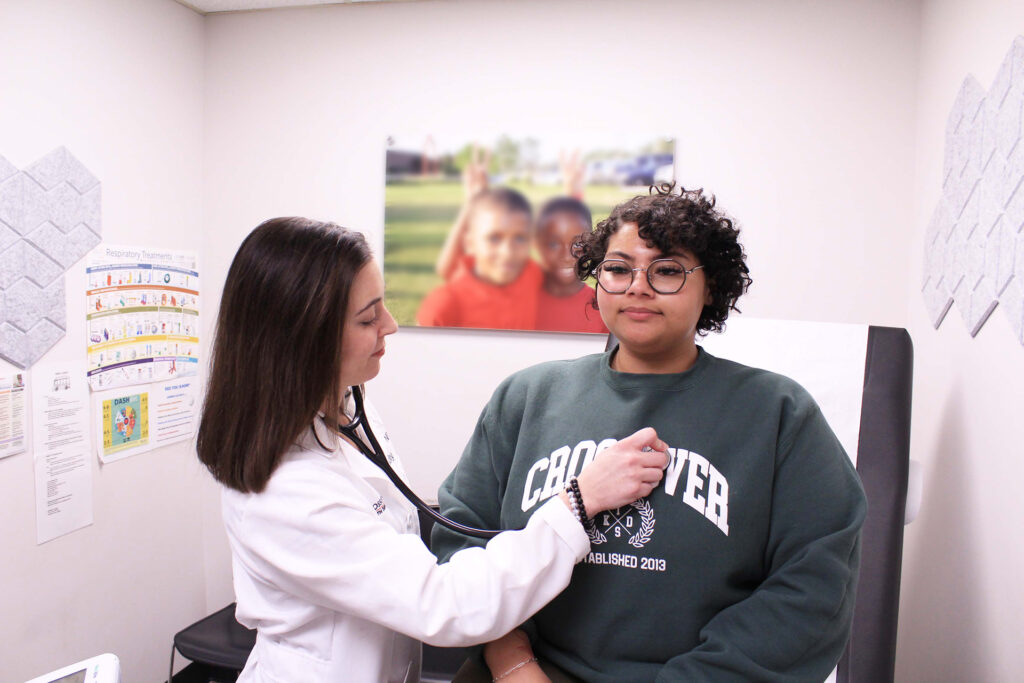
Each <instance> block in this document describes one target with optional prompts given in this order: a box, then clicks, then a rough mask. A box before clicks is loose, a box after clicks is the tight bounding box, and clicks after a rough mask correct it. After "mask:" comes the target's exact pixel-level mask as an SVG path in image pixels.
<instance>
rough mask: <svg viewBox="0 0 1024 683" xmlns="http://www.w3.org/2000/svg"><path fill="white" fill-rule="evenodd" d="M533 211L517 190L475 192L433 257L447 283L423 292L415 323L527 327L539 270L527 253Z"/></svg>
mask: <svg viewBox="0 0 1024 683" xmlns="http://www.w3.org/2000/svg"><path fill="white" fill-rule="evenodd" d="M532 219H533V210H532V209H531V207H530V203H529V201H527V199H526V197H524V196H523V195H522V194H520V193H519V192H517V191H515V190H513V189H511V188H507V187H499V188H494V189H484V190H481V191H479V192H477V193H476V194H475V196H473V198H472V200H471V201H470V202H469V204H468V206H467V207H465V208H464V209H463V211H462V212H461V213H460V215H459V218H458V219H457V220H456V224H455V226H454V227H453V230H452V237H451V238H450V239H449V243H448V244H446V247H445V250H444V251H443V253H442V257H441V259H440V261H439V265H438V268H439V271H441V275H442V277H447V280H448V281H447V282H446V283H445V284H443V285H441V286H439V287H437V288H436V289H434V290H433V291H432V292H430V293H429V294H427V296H426V297H425V298H424V299H423V302H422V303H421V304H420V308H419V311H417V313H416V322H418V323H419V324H420V325H424V326H434V327H478V328H498V329H509V330H532V329H536V328H535V322H536V319H537V298H538V292H539V291H540V289H541V281H542V279H543V274H542V273H541V271H540V268H539V267H538V266H537V264H536V263H534V262H533V261H532V259H531V258H530V228H531V223H532Z"/></svg>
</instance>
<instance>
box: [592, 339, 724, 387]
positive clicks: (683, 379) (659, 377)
mask: <svg viewBox="0 0 1024 683" xmlns="http://www.w3.org/2000/svg"><path fill="white" fill-rule="evenodd" d="M617 350H618V347H616V348H614V349H611V350H610V351H606V352H605V353H604V354H603V355H602V356H601V365H600V376H601V379H602V380H603V381H604V382H605V383H606V384H607V385H608V386H609V387H611V388H612V389H614V390H615V391H687V390H689V389H690V388H692V387H696V386H699V384H700V382H701V381H702V379H703V377H704V374H705V371H706V370H707V368H708V366H709V365H711V362H712V360H713V356H711V354H709V353H707V352H706V351H705V350H704V349H703V348H701V347H700V346H698V347H697V360H695V361H694V363H693V365H692V366H691V367H690V368H689V369H688V370H684V371H683V372H669V373H664V374H662V373H657V374H655V373H636V372H619V371H618V370H614V369H612V358H613V357H614V356H615V352H616V351H617Z"/></svg>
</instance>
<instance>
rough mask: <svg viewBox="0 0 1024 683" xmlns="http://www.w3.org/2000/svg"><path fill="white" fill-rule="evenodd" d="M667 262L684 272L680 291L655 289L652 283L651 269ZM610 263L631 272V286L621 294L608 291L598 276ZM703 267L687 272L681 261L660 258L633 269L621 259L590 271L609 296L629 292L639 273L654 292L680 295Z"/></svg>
mask: <svg viewBox="0 0 1024 683" xmlns="http://www.w3.org/2000/svg"><path fill="white" fill-rule="evenodd" d="M665 261H668V262H670V263H674V264H675V265H677V266H679V268H680V269H681V270H682V271H683V283H682V284H681V285H679V288H678V289H674V290H672V291H671V292H665V291H662V290H660V289H658V288H657V287H655V286H654V283H653V282H651V268H652V267H653V266H654V265H656V264H658V263H662V262H665ZM609 262H614V263H621V264H622V265H623V266H624V267H625V268H626V269H627V270H629V284H628V285H626V288H625V289H623V290H622V291H621V292H613V291H611V290H610V289H608V288H607V287H605V286H604V283H603V282H601V278H600V277H599V276H598V271H599V270H601V266H603V265H604V264H606V263H609ZM703 267H704V265H703V264H701V265H699V266H694V267H693V268H690V269H689V270H687V269H686V266H684V265H683V264H682V263H680V262H679V261H676V260H675V259H672V258H659V259H654V260H653V261H651V262H650V263H648V264H647V265H646V266H644V267H643V268H631V267H630V265H629V263H627V262H626V261H623V260H622V259H620V258H606V259H605V260H604V261H601V262H600V263H598V264H597V266H596V267H595V268H594V269H593V270H592V271H590V275H591V276H592V277H593V278H594V280H595V281H596V282H597V284H598V286H599V287H600V288H601V289H603V290H604V291H605V292H607V293H608V294H625V293H626V292H628V291H629V288H630V287H632V286H633V283H634V282H636V274H637V273H638V272H643V273H644V274H645V275H646V276H647V284H648V286H649V287H650V288H651V289H652V290H654V291H655V292H657V293H658V294H678V293H679V292H681V291H682V290H683V287H685V286H686V280H687V279H688V278H689V276H690V275H692V274H693V272H694V271H696V270H700V269H701V268H703Z"/></svg>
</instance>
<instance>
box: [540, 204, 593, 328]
mask: <svg viewBox="0 0 1024 683" xmlns="http://www.w3.org/2000/svg"><path fill="white" fill-rule="evenodd" d="M591 221H592V219H591V216H590V209H588V208H587V205H586V204H584V203H583V202H581V201H580V200H579V199H575V198H573V197H556V198H554V199H551V200H549V201H548V202H547V203H546V204H545V205H544V207H543V208H542V209H541V211H540V215H539V216H538V218H537V225H536V229H535V232H534V246H535V247H536V249H537V254H538V256H539V257H540V261H541V268H542V270H543V271H544V280H543V285H542V287H541V290H540V293H539V299H538V302H537V325H536V329H538V330H558V331H563V332H601V333H604V334H608V328H607V327H605V324H604V321H603V320H601V315H600V313H598V311H597V308H595V307H594V305H593V303H594V299H595V297H594V290H592V289H590V288H589V287H587V286H585V285H584V284H583V282H581V281H580V279H579V278H578V277H576V271H575V269H574V267H575V265H576V258H575V256H574V255H573V245H574V244H575V243H576V241H577V240H579V239H580V237H582V236H583V235H584V234H585V233H588V232H590V230H591V228H592V223H591Z"/></svg>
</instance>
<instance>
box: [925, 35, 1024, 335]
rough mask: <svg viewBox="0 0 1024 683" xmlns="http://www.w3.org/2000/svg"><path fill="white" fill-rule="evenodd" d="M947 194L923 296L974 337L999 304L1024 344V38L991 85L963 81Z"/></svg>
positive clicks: (929, 236)
mask: <svg viewBox="0 0 1024 683" xmlns="http://www.w3.org/2000/svg"><path fill="white" fill-rule="evenodd" d="M945 145H946V146H945V153H944V156H943V178H942V194H941V196H940V197H939V200H938V203H937V205H936V207H935V210H934V211H933V213H932V218H931V220H930V222H929V224H928V228H927V230H926V231H925V244H924V275H923V284H922V288H921V290H922V294H923V297H924V302H925V307H926V308H927V310H928V315H929V317H930V319H931V321H932V324H933V325H934V326H935V327H936V328H938V326H939V325H941V324H942V322H943V320H944V319H945V317H946V314H947V313H948V312H949V309H950V308H951V307H952V306H954V305H955V306H956V308H957V310H958V311H959V313H960V316H961V318H963V321H964V324H965V325H966V326H967V330H968V331H969V332H970V334H971V336H974V335H976V334H977V333H978V331H979V330H980V329H981V327H982V326H983V325H984V324H985V321H987V320H988V318H989V316H990V315H991V314H992V312H993V311H994V310H996V308H997V307H998V308H1000V309H1001V310H1002V311H1003V312H1004V313H1005V314H1006V316H1007V317H1008V319H1009V321H1010V324H1011V326H1012V328H1013V330H1014V334H1015V336H1016V337H1017V340H1018V341H1019V342H1021V343H1022V344H1024V308H1022V305H1021V302H1022V301H1024V230H1022V228H1024V37H1017V38H1016V39H1015V40H1014V42H1013V45H1012V46H1011V48H1010V50H1009V52H1008V53H1007V55H1006V58H1005V59H1004V60H1003V63H1002V65H1001V66H1000V68H999V71H998V73H997V74H996V77H995V79H994V80H993V82H992V85H991V86H990V87H989V89H988V90H987V91H986V90H985V89H984V87H982V85H981V84H980V83H978V81H977V80H976V79H975V78H974V77H973V76H968V77H967V78H966V79H964V82H963V85H962V86H961V87H960V91H959V92H958V93H957V97H956V100H955V101H954V103H953V106H952V108H951V109H950V112H949V118H948V120H947V122H946V140H945Z"/></svg>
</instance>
